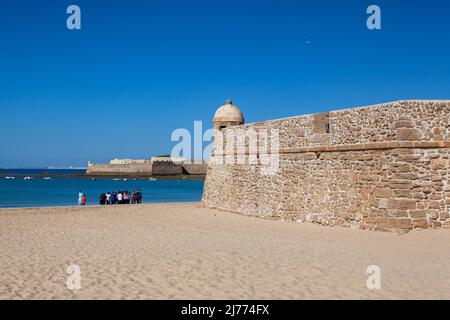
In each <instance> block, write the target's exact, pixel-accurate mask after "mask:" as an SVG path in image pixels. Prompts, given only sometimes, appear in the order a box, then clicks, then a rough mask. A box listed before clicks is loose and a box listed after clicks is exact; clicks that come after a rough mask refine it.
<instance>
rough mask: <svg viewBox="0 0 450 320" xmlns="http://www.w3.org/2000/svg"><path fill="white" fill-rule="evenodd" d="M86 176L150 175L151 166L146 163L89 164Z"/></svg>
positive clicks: (149, 163)
mask: <svg viewBox="0 0 450 320" xmlns="http://www.w3.org/2000/svg"><path fill="white" fill-rule="evenodd" d="M86 174H90V175H99V176H101V175H105V176H110V175H116V176H121V175H123V176H132V175H143V176H151V175H152V164H151V162H150V161H149V162H147V163H130V164H99V163H92V162H90V163H89V164H88V166H87V170H86Z"/></svg>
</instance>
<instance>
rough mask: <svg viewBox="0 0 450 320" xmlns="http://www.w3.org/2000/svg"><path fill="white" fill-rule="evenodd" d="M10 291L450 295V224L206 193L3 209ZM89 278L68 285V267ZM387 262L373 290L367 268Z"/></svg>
mask: <svg viewBox="0 0 450 320" xmlns="http://www.w3.org/2000/svg"><path fill="white" fill-rule="evenodd" d="M0 243H1V245H0V270H1V273H0V298H1V299H384V298H386V299H397V298H398V299H404V298H405V299H423V298H424V299H450V273H449V270H450V254H449V253H450V230H422V231H412V232H410V233H408V234H406V235H401V236H400V235H395V234H389V233H381V232H369V231H361V230H351V229H345V228H339V227H323V226H318V225H313V224H308V223H305V224H301V223H288V222H283V221H270V220H264V219H260V218H254V217H247V216H243V215H239V214H234V213H227V212H221V211H216V210H210V209H203V208H201V207H200V204H199V203H167V204H145V205H139V206H114V207H95V206H93V207H48V208H30V209H1V210H0ZM74 264H75V265H78V266H79V267H80V270H81V288H80V289H79V290H69V289H68V288H67V286H66V281H67V278H68V277H69V274H68V273H67V272H66V271H67V268H68V266H70V265H74ZM370 265H377V266H379V267H380V270H381V289H380V290H369V289H368V288H367V286H366V280H367V278H368V275H367V272H366V269H367V267H368V266H370Z"/></svg>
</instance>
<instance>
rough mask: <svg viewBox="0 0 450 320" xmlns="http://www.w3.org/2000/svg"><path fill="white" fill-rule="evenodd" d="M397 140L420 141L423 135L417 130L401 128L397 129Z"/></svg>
mask: <svg viewBox="0 0 450 320" xmlns="http://www.w3.org/2000/svg"><path fill="white" fill-rule="evenodd" d="M397 138H398V140H399V141H419V140H420V138H421V134H420V131H419V130H417V129H411V128H400V129H397Z"/></svg>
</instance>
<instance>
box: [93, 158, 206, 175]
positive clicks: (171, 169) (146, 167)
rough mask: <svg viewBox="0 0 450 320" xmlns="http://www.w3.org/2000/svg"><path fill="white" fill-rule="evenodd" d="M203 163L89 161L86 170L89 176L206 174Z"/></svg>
mask: <svg viewBox="0 0 450 320" xmlns="http://www.w3.org/2000/svg"><path fill="white" fill-rule="evenodd" d="M206 168H207V165H206V164H205V163H198V164H197V163H187V162H182V163H180V164H176V163H174V162H172V161H150V160H148V161H146V162H143V163H125V164H111V163H108V164H103V163H93V162H89V163H88V166H87V170H86V174H87V175H91V176H105V177H106V176H108V177H109V176H117V177H152V176H178V175H197V176H202V175H203V176H204V175H205V174H206Z"/></svg>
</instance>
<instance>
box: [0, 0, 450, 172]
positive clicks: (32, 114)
mask: <svg viewBox="0 0 450 320" xmlns="http://www.w3.org/2000/svg"><path fill="white" fill-rule="evenodd" d="M70 4H77V5H79V6H80V8H81V28H82V29H81V30H72V31H71V30H68V29H67V27H66V18H67V17H68V14H67V13H66V8H67V6H68V5H70ZM371 4H377V5H379V6H380V8H381V18H382V22H381V23H382V29H381V30H368V29H367V27H366V20H367V18H368V16H369V15H368V14H366V9H367V7H368V6H369V5H371ZM448 21H450V1H445V0H428V1H414V0H389V1H384V0H383V1H381V0H377V1H361V0H359V1H358V0H341V1H335V0H333V1H331V0H330V1H324V0H314V1H313V0H310V1H301V0H292V1H287V0H286V1H282V0H281V1H280V0H277V1H275V0H273V1H268V0H258V1H245V0H239V1H237V0H236V1H235V0H227V1H215V0H207V1H193V0H183V1H170V0H147V1H144V0H142V1H138V0H126V1H121V0H120V1H112V0H104V1H99V0H72V1H64V0H53V1H50V0H35V1H31V0H29V1H23V0H2V1H1V2H0V111H1V115H0V135H1V138H0V167H5V166H22V167H26V166H47V165H86V162H87V161H88V160H92V161H95V162H103V161H108V160H109V159H111V158H114V157H122V158H149V157H150V156H151V155H157V154H167V153H170V150H171V148H172V146H173V145H174V143H173V142H171V141H170V135H171V133H172V131H173V130H174V129H176V128H187V129H192V128H193V121H194V120H202V121H203V122H204V127H210V126H211V124H212V117H213V114H214V111H215V110H216V108H217V107H218V106H219V105H221V104H223V103H224V102H225V100H226V99H228V98H231V99H232V100H233V102H234V103H235V104H236V105H238V106H239V107H240V108H241V110H242V111H243V113H244V115H245V118H246V120H247V122H254V121H261V120H267V119H274V118H282V117H286V116H292V115H300V114H304V113H314V112H320V111H326V110H333V109H340V108H348V107H353V106H362V105H368V104H374V103H380V102H387V101H392V100H399V99H449V98H450V25H449V23H448ZM305 38H307V39H309V41H306V42H305V40H304V39H305ZM308 42H309V43H308Z"/></svg>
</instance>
